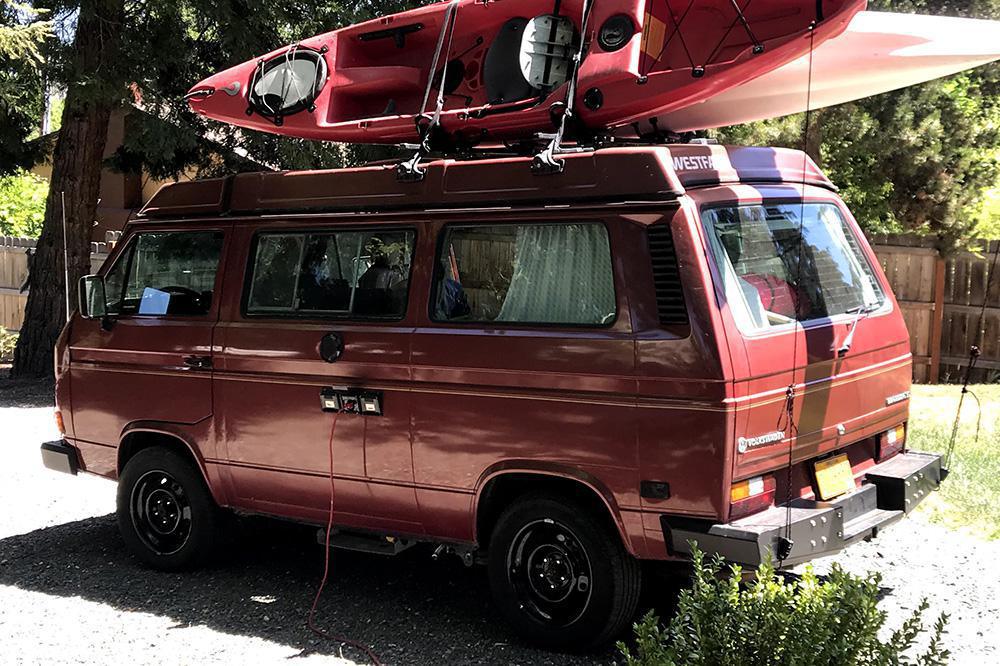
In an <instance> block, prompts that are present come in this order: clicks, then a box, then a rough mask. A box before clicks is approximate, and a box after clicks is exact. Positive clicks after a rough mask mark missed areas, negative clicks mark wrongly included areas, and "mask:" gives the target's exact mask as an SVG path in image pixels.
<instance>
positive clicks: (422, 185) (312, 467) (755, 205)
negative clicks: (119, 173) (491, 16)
mask: <svg viewBox="0 0 1000 666" xmlns="http://www.w3.org/2000/svg"><path fill="white" fill-rule="evenodd" d="M564 162H565V165H564V166H565V168H564V170H563V171H562V172H561V173H558V174H546V175H541V174H537V173H534V172H533V171H532V170H531V168H530V166H531V160H530V159H526V158H520V157H514V156H511V157H497V158H490V159H479V160H466V161H461V160H443V161H438V162H434V163H431V164H429V165H428V167H427V171H426V174H425V177H424V178H423V179H422V180H420V181H419V182H400V181H399V180H398V179H397V174H396V171H395V170H394V169H393V168H392V167H389V166H372V167H366V168H357V169H347V170H339V171H327V172H309V173H266V174H244V175H239V176H236V177H234V178H228V179H223V180H209V181H203V182H194V183H182V184H178V185H172V186H168V187H166V188H164V189H163V190H161V191H160V193H159V194H157V195H156V197H155V198H154V199H153V200H152V201H151V202H150V204H149V205H148V206H147V207H146V209H145V210H144V211H143V213H142V215H141V216H140V217H139V219H138V220H136V221H134V222H132V223H131V224H129V226H128V228H127V229H126V231H125V234H124V236H123V238H122V241H121V243H120V244H119V246H118V247H117V249H116V251H115V253H114V255H113V256H112V257H111V258H110V259H109V260H108V262H107V264H106V265H105V266H104V268H103V269H102V271H101V273H100V275H97V276H91V277H87V278H85V279H84V281H83V283H82V285H81V295H82V296H81V304H80V306H81V307H80V313H79V314H77V315H76V316H74V318H73V320H72V322H71V323H70V324H69V325H68V326H67V327H66V330H65V332H64V333H63V335H62V337H61V340H60V342H59V345H58V349H57V352H56V359H55V360H56V375H57V378H58V384H57V389H56V392H57V399H58V410H59V411H58V415H59V417H60V418H59V420H60V422H61V423H62V424H63V427H64V430H65V437H64V439H63V440H61V441H59V442H54V443H50V444H46V445H45V446H44V448H43V456H44V459H45V462H46V464H47V465H48V466H50V467H52V468H55V469H59V470H63V471H67V472H70V473H77V472H78V471H83V472H88V473H91V474H97V475H100V476H104V477H107V478H109V479H113V480H117V482H118V484H119V493H118V512H119V522H120V525H121V530H122V533H123V535H124V538H125V541H126V543H127V545H128V546H129V548H130V549H131V550H132V551H133V552H134V553H135V554H136V555H137V556H138V557H139V558H141V559H142V560H144V561H145V562H147V563H148V564H150V565H151V566H153V567H157V568H163V569H175V568H181V567H189V566H192V565H194V564H196V563H197V562H199V561H201V560H202V559H203V558H204V557H205V556H206V555H207V554H208V553H209V552H210V551H211V550H212V546H213V538H214V530H215V527H216V525H217V524H218V523H217V521H218V519H219V515H220V512H222V511H235V512H239V513H253V514H267V515H273V516H280V517H283V518H290V519H293V520H297V521H301V522H303V523H309V524H315V525H326V522H327V519H328V512H329V507H330V492H331V490H330V489H331V481H330V475H331V471H330V470H331V465H332V476H333V481H334V483H333V486H334V488H335V490H334V493H335V497H334V500H335V515H334V523H335V526H336V528H335V533H334V534H333V542H334V545H335V546H341V547H345V548H356V549H363V550H371V551H374V552H383V553H388V554H393V553H397V552H399V551H401V550H403V549H405V548H407V547H409V546H411V545H413V544H415V543H421V542H424V543H427V542H429V543H434V544H439V546H440V548H441V549H442V551H451V552H455V553H457V554H459V555H461V556H462V557H463V558H464V559H465V560H466V561H467V562H468V563H470V564H472V563H475V562H484V563H486V564H487V566H488V575H489V577H490V579H491V584H492V589H493V591H494V593H495V597H496V603H497V604H498V606H499V608H500V609H501V611H502V612H503V613H504V614H505V616H506V617H507V618H508V619H509V621H510V622H511V624H512V625H513V626H514V627H515V628H516V629H517V630H518V631H519V632H520V633H521V634H523V635H525V636H527V637H529V638H530V639H533V640H535V641H537V642H540V643H544V644H547V645H550V646H563V647H565V646H572V647H574V648H577V649H579V648H581V647H585V646H591V645H595V644H600V643H604V642H606V641H608V640H609V639H610V638H611V637H613V636H615V635H616V634H617V633H618V632H619V631H621V630H622V629H623V628H624V627H625V626H626V625H627V624H628V623H629V622H630V620H631V619H632V618H633V614H634V611H635V609H636V604H637V597H638V593H639V589H640V585H641V569H642V567H640V563H641V562H643V561H664V560H677V559H683V558H685V556H686V554H687V553H689V549H690V545H689V544H690V543H691V542H697V543H698V544H699V546H700V547H701V548H702V549H703V550H706V551H708V552H710V553H720V554H722V555H724V556H725V557H726V558H728V559H730V560H732V561H735V562H741V563H744V564H746V565H750V566H753V565H757V564H759V563H760V562H761V561H762V560H763V559H764V558H766V557H776V558H778V559H780V560H781V562H782V563H783V564H785V565H790V564H794V563H799V562H803V561H806V560H809V559H811V558H815V557H818V556H821V555H827V554H830V553H834V552H836V551H838V550H840V549H843V548H844V547H846V546H849V545H850V544H853V543H855V542H857V541H860V540H863V539H869V538H872V537H875V536H876V535H877V534H878V533H879V531H880V530H881V529H882V528H884V527H885V526H886V525H889V524H890V523H892V522H894V521H896V520H898V519H900V518H901V517H903V516H904V515H905V514H906V513H908V512H910V511H912V510H913V509H914V507H916V505H917V504H918V503H920V501H921V500H922V499H924V498H925V497H926V495H927V494H928V493H930V492H932V491H933V490H934V489H935V488H936V487H937V486H938V484H939V483H940V481H941V477H942V468H941V460H940V457H939V456H935V455H928V454H923V453H913V452H909V451H907V450H906V428H907V420H908V412H909V397H910V387H911V379H910V378H911V354H910V346H909V341H908V336H907V332H906V327H905V325H904V323H903V319H902V317H901V316H900V311H899V307H898V305H897V303H896V302H895V300H894V298H893V296H892V293H891V292H890V290H889V286H888V284H887V282H886V280H885V277H884V275H883V274H882V271H881V270H880V268H879V264H878V262H877V260H876V257H875V255H874V254H873V253H872V250H871V248H870V247H869V245H868V244H867V243H866V242H865V238H864V236H863V235H862V233H861V231H860V229H859V228H858V225H857V224H856V222H855V220H854V219H853V218H852V216H851V213H850V211H848V210H847V208H846V207H845V205H844V203H843V202H842V201H841V199H840V198H839V197H838V196H837V193H836V189H835V188H834V187H833V186H832V185H831V183H830V181H829V180H827V178H826V177H825V176H824V175H823V174H822V173H821V172H820V171H819V169H818V168H817V167H816V166H815V165H814V164H813V163H812V162H811V161H810V160H809V159H808V158H807V157H805V156H804V155H803V154H802V153H800V152H795V151H789V150H779V149H764V148H724V147H721V146H713V145H703V144H697V145H673V146H650V147H624V148H623V147H615V148H606V149H600V150H589V151H579V152H576V153H572V154H569V155H566V156H565V157H564Z"/></svg>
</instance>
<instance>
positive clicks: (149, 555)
mask: <svg viewBox="0 0 1000 666" xmlns="http://www.w3.org/2000/svg"><path fill="white" fill-rule="evenodd" d="M220 527H221V525H220V512H219V508H218V507H217V506H216V505H215V502H214V501H213V499H212V495H211V493H209V491H208V487H207V486H206V485H205V482H204V480H203V479H202V476H201V472H200V471H199V470H198V468H197V467H195V466H194V465H193V464H192V463H191V462H190V461H188V460H187V459H186V458H184V457H182V456H180V455H178V454H176V453H174V452H173V451H170V450H168V449H165V448H150V449H144V450H142V451H140V452H139V453H137V454H136V455H135V456H134V457H133V458H132V459H131V460H129V461H128V464H126V465H125V469H124V470H123V471H122V475H121V478H120V479H119V480H118V528H119V530H120V531H121V534H122V538H123V539H124V540H125V545H126V546H127V547H128V549H129V551H131V552H132V554H134V555H135V556H136V557H138V558H139V559H140V560H142V561H143V562H145V563H146V564H148V565H150V566H151V567H154V568H156V569H162V570H165V571H173V570H177V569H185V568H189V567H193V566H196V565H198V564H201V563H203V562H204V561H206V560H207V559H208V558H209V557H210V556H211V555H212V554H213V553H214V551H215V546H216V539H217V536H218V533H219V528H220Z"/></svg>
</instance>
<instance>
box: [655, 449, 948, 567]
mask: <svg viewBox="0 0 1000 666" xmlns="http://www.w3.org/2000/svg"><path fill="white" fill-rule="evenodd" d="M941 478H942V469H941V456H937V455H931V454H926V453H905V454H902V455H899V456H896V457H895V458H893V459H892V460H889V461H887V462H884V463H882V464H879V465H876V466H875V467H873V468H872V469H871V470H869V471H868V473H867V475H866V479H865V482H864V484H863V485H862V486H861V487H860V488H858V489H857V490H855V491H854V492H852V493H848V494H847V495H844V496H843V497H840V498H838V499H836V500H833V501H831V502H819V501H814V500H805V499H799V500H794V501H793V502H791V504H790V506H775V507H772V508H770V509H768V510H767V511H763V512H761V513H758V514H756V515H753V516H748V517H746V518H742V519H740V520H736V521H733V522H732V523H729V524H724V525H722V524H712V523H710V522H705V521H699V520H693V519H690V518H677V517H674V516H662V517H661V523H662V525H663V531H664V537H665V539H666V542H667V544H668V547H669V548H670V549H671V552H672V553H675V554H690V552H691V546H690V543H692V542H694V543H697V545H698V547H699V548H701V550H702V551H704V552H706V553H708V554H719V555H722V556H723V557H725V558H726V559H728V560H730V561H732V562H739V563H741V564H748V565H750V566H758V565H760V564H761V563H762V562H764V561H766V560H767V559H769V558H771V557H772V553H774V552H775V551H776V547H777V544H778V542H779V540H780V539H782V538H784V537H785V536H786V535H787V536H790V538H791V540H792V542H793V547H792V551H791V554H790V556H789V557H788V558H787V559H785V561H784V562H783V563H782V564H784V565H785V566H791V565H794V564H798V563H800V562H805V561H808V560H811V559H814V558H816V557H822V556H825V555H832V554H833V553H836V552H838V551H840V550H843V549H844V548H846V547H847V546H849V545H851V544H853V543H856V542H858V541H861V540H863V539H870V538H874V537H876V536H878V533H879V532H880V531H881V530H882V529H884V528H885V527H887V526H889V525H891V524H893V523H895V522H897V521H898V520H900V519H901V518H902V517H903V516H904V515H905V514H907V513H909V512H910V511H912V510H913V509H914V508H916V506H917V505H918V504H919V503H920V502H921V501H922V500H924V499H925V498H926V497H927V496H928V495H929V494H930V493H931V492H933V490H934V489H935V488H937V487H938V486H940V484H941Z"/></svg>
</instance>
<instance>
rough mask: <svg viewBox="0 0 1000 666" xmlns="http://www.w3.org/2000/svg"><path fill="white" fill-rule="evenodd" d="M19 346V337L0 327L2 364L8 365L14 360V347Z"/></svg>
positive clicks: (0, 358)
mask: <svg viewBox="0 0 1000 666" xmlns="http://www.w3.org/2000/svg"><path fill="white" fill-rule="evenodd" d="M16 344H17V336H16V335H15V334H13V333H8V332H7V331H6V330H5V329H4V328H3V327H2V326H0V363H7V362H9V361H13V360H14V346H15V345H16Z"/></svg>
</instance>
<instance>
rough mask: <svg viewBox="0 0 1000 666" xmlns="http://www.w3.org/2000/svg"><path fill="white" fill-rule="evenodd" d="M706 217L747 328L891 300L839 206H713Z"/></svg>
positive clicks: (728, 289) (727, 288)
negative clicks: (887, 296)
mask: <svg viewBox="0 0 1000 666" xmlns="http://www.w3.org/2000/svg"><path fill="white" fill-rule="evenodd" d="M702 218H703V220H704V224H705V227H706V229H707V231H708V238H709V244H710V246H711V248H712V253H713V254H714V255H715V260H716V263H717V265H718V266H719V270H720V272H721V274H722V281H723V290H724V292H725V295H726V300H727V301H728V302H729V305H730V307H731V309H732V311H733V315H734V316H735V317H736V320H737V323H738V324H739V325H740V328H742V329H744V330H751V331H755V330H767V329H770V328H773V327H775V326H782V325H786V324H790V323H792V322H794V321H796V320H797V321H801V322H806V321H813V320H818V319H827V318H830V317H836V316H838V315H844V314H853V313H859V312H864V311H868V310H870V309H877V308H880V307H881V306H882V305H883V304H884V303H885V293H884V292H883V291H882V288H881V286H880V285H879V282H878V280H877V279H876V277H875V272H874V271H873V270H872V267H871V265H870V264H869V263H868V261H867V260H866V259H865V257H864V255H863V254H862V252H861V247H860V244H859V242H858V239H857V237H855V235H854V232H853V231H852V230H851V228H850V227H849V226H848V225H847V221H846V220H845V219H844V217H843V215H842V214H841V212H840V210H839V209H838V208H837V207H836V206H835V205H833V204H805V205H803V204H801V203H790V204H779V205H763V206H760V205H758V206H729V207H721V208H712V209H709V210H706V211H704V212H703V213H702ZM800 232H801V240H800Z"/></svg>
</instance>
